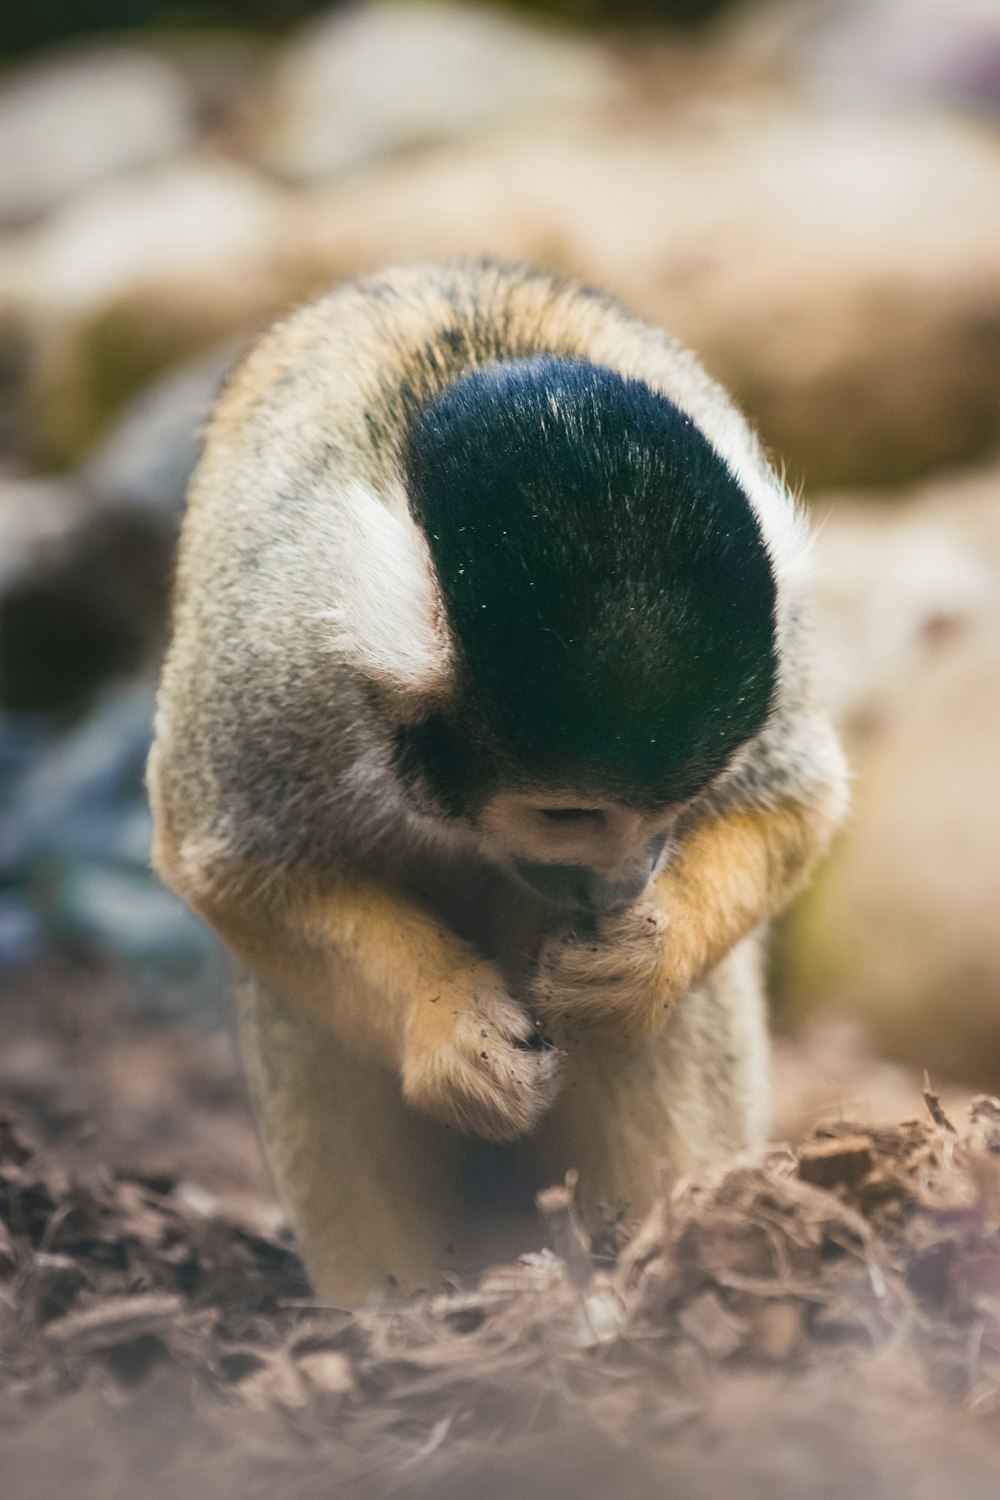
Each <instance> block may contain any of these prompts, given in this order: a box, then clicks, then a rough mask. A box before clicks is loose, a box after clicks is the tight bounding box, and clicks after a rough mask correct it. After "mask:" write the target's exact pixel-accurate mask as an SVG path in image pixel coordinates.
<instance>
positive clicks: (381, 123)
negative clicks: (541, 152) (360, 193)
mask: <svg viewBox="0 0 1000 1500" xmlns="http://www.w3.org/2000/svg"><path fill="white" fill-rule="evenodd" d="M614 87H615V79H614V71H613V68H612V65H611V63H610V61H609V60H608V56H607V54H606V53H605V52H604V51H603V50H602V49H601V48H599V47H597V46H595V45H593V44H592V43H589V42H587V41H584V40H582V39H581V38H579V37H578V36H575V35H573V34H572V33H569V32H560V31H558V30H555V29H553V28H549V27H541V26H539V25H536V24H532V23H530V22H528V21H525V20H523V19H520V18H518V17H515V16H513V15H509V14H504V13H503V12H501V11H497V10H491V9H489V8H485V7H484V8H480V7H478V6H475V5H464V4H463V5H458V4H449V3H445V0H419V3H410V0H385V3H382V4H378V5H364V6H356V7H352V8H350V9H348V10H346V11H345V10H341V9H337V10H334V11H331V12H329V13H328V14H325V15H323V16H321V17H319V18H317V19H315V20H312V21H310V22H309V23H307V24H306V25H305V26H304V27H303V28H302V29H301V30H300V31H299V32H298V33H297V35H296V36H295V38H294V39H293V40H292V41H291V42H290V43H289V44H288V46H287V47H286V49H285V51H284V54H283V55H282V57H281V60H280V63H279V66H278V68H277V70H276V73H275V77H274V80H273V84H272V89H271V94H270V98H269V99H268V100H267V101H266V102H265V105H264V113H265V119H266V122H267V123H266V126H265V129H264V134H263V140H262V144H261V155H262V159H263V161H264V163H265V164H266V165H267V166H269V167H270V168H272V169H273V170H274V171H276V172H278V173H279V174H280V175H281V176H283V177H286V178H289V179H292V180H296V181H305V180H310V179H317V178H322V177H327V176H330V175H332V174H335V173H337V172H340V171H343V170H344V169H346V168H350V167H356V166H358V165H360V164H363V163H366V162H369V161H371V160H373V159H375V158H378V157H380V156H385V155H388V154H391V153H393V152H396V151H400V150H404V149H406V148H411V147H425V146H429V145H437V144H439V143H440V142H442V141H451V140H463V139H466V138H467V137H469V136H470V135H473V134H475V133H476V132H479V131H483V130H488V129H492V128H495V127H497V126H498V125H502V124H505V123H507V124H509V123H512V122H513V123H516V122H518V121H519V120H522V119H524V118H525V117H527V116H538V115H539V114H541V113H544V112H549V111H559V110H563V109H574V108H587V109H592V108H593V107H594V106H595V105H599V104H601V103H602V102H605V101H606V100H607V99H608V97H609V95H610V94H611V93H612V92H613V90H614Z"/></svg>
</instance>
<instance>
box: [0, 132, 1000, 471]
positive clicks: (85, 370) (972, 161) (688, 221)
mask: <svg viewBox="0 0 1000 1500" xmlns="http://www.w3.org/2000/svg"><path fill="white" fill-rule="evenodd" d="M657 118H658V119H660V127H661V128H662V119H661V117H657ZM998 244H1000V143H998V142H996V141H995V140H993V139H992V138H991V137H990V136H988V135H985V134H983V133H980V132H979V131H977V130H976V129H974V128H973V127H971V126H967V125H962V124H955V123H948V122H943V121H937V120H924V121H916V120H911V121H908V122H905V123H904V122H901V121H892V120H887V119H883V120H869V121H863V120H860V119H856V118H847V119H837V118H827V117H818V116H810V115H802V116H798V115H795V116H789V115H784V114H779V115H773V114H770V113H764V114H761V113H759V112H757V113H746V112H744V113H742V114H740V115H739V116H738V117H737V118H732V117H728V116H727V117H726V118H725V119H723V118H721V117H720V118H719V119H717V120H715V121H714V123H712V124H711V125H706V124H705V123H704V122H702V123H700V124H696V123H695V122H693V121H691V120H689V121H688V122H687V124H686V125H682V124H678V127H677V130H676V131H675V133H674V135H673V136H672V137H671V138H670V139H669V140H668V141H664V142H662V143H657V142H656V140H655V137H654V136H653V127H652V125H650V126H649V128H648V130H647V131H646V133H645V134H642V133H638V132H637V130H636V129H635V128H632V129H630V130H629V131H628V132H627V133H625V132H622V133H619V134H615V133H614V132H611V133H609V132H608V130H607V128H606V127H604V126H602V127H600V128H598V127H597V126H596V125H595V126H594V127H593V128H591V127H590V126H588V125H587V124H586V123H585V122H581V121H580V120H576V121H569V120H567V121H566V122H565V124H564V125H563V126H562V127H561V128H560V129H558V130H557V129H556V128H554V127H553V128H551V129H547V130H546V131H545V133H544V136H540V135H539V133H538V131H537V130H535V129H531V128H525V129H524V130H519V129H514V128H511V129H510V130H508V131H507V132H506V133H505V134H504V135H503V137H502V138H492V139H490V140H488V141H481V142H477V143H475V144H473V145H470V146H467V147H464V148H458V147H451V148H448V149H442V150H441V151H439V152H437V153H434V154H432V155H430V156H427V157H423V158H421V159H420V160H416V161H407V162H396V163H393V164H391V165H383V166H381V167H379V168H377V169H372V170H370V171H369V172H367V173H365V174H364V175H363V176H360V177H357V178H351V179H350V180H347V181H344V182H343V183H341V184H339V185H337V186H331V187H327V188H324V189H319V190H315V191H312V192H310V193H308V194H299V195H295V196H290V197H287V198H283V197H282V196H281V195H279V194H276V193H275V192H274V191H273V190H271V189H268V188H266V187H265V186H263V185H261V184H260V183H259V182H257V181H256V180H255V179H254V178H253V177H252V176H251V175H250V174H248V173H246V172H244V171H242V170H241V169H238V168H236V167H231V166H224V165H222V164H218V163H216V164H212V163H208V162H206V163H201V164H195V165H192V166H189V167H185V168H184V169H176V170H175V171H173V172H171V173H166V174H157V175H155V176H154V177H152V178H150V179H148V180H147V181H146V182H145V183H143V184H142V185H141V186H139V185H137V186H135V187H134V188H131V189H129V190H127V191H126V190H125V189H123V188H121V187H118V188H116V189H114V191H112V190H110V189H106V190H104V191H103V192H102V193H101V194H100V195H95V198H94V200H93V201H88V202H87V203H85V204H81V205H79V206H78V207H77V208H76V209H74V210H73V211H71V212H67V213H66V214H64V215H59V216H57V218H56V219H55V220H53V221H52V223H51V224H50V225H48V226H47V227H46V229H45V231H44V232H43V233H39V234H35V235H31V236H22V237H21V243H20V244H19V246H18V256H17V259H16V266H17V274H16V275H14V274H12V273H11V270H10V264H9V262H8V269H7V276H6V284H7V290H8V298H7V300H8V304H10V303H11V302H13V303H15V304H16V305H17V306H18V307H19V308H20V316H21V319H22V323H23V324H24V325H25V326H26V328H27V329H28V331H29V337H30V344H31V367H32V370H33V381H32V386H31V392H30V405H31V409H32V412H33V414H34V422H35V424H36V427H37V430H38V432H39V433H40V435H41V436H42V437H43V439H44V441H45V442H46V443H47V445H48V449H49V451H50V453H51V454H52V455H53V456H54V457H56V458H60V457H62V458H65V457H66V456H67V455H69V454H73V453H76V452H79V451H80V450H81V449H82V447H83V445H84V444H85V443H86V442H87V441H89V440H90V438H91V437H92V435H93V434H94V432H95V431H98V430H99V429H100V428H101V426H102V424H103V423H105V422H106V421H107V419H108V415H109V413H110V412H113V411H114V409H115V408H116V407H117V405H119V404H120V402H121V400H122V399H123V397H124V396H125V394H126V393H127V392H129V391H131V390H133V389H135V388H137V387H138V386H141V384H142V383H143V382H144V380H146V379H148V377H149V375H150V374H151V373H153V372H155V371H157V370H159V369H161V368H163V367H165V366H166V365H168V364H170V363H172V362H174V361H176V360H178V359H180V358H183V357H186V356H187V355H189V354H190V353H192V352H193V351H195V350H197V349H201V348H206V349H207V348H210V347H212V346H213V345H214V344H217V343H218V342H219V341H220V340H221V339H222V338H223V337H225V336H226V335H227V334H231V333H232V332H234V331H238V330H245V329H252V328H255V327H259V326H260V325H261V324H262V323H264V322H266V321H267V320H268V319H270V318H271V317H272V316H274V314H275V313H276V312H278V311H279V310H280V309H281V308H283V307H285V306H287V305H288V304H289V303H291V302H293V301H296V300H299V299H301V298H303V297H305V296H308V295H310V294H311V293H312V292H314V291H316V290H319V289H321V288H323V287H325V286H327V285H329V284H330V283H331V282H333V281H335V280H336V279H338V278H339V277H342V276H345V275H349V274H352V273H354V272H356V271H358V270H359V269H362V268H370V267H372V266H377V265H378V264H380V263H382V262H393V261H399V260H405V259H407V258H415V257H419V256H447V255H452V254H455V253H470V254H482V253H484V252H485V253H490V254H499V255H502V256H508V257H515V258H521V259H525V260H529V261H538V262H540V263H542V264H547V265H550V266H554V267H555V268H557V269H563V270H566V271H569V272H573V273H575V274H578V275H581V276H583V277H584V279H586V280H587V281H590V282H592V283H594V284H596V285H601V286H605V287H607V288H608V289H609V290H611V291H613V292H616V293H618V294H619V295H620V296H622V297H623V299H624V300H625V301H626V302H627V303H628V304H629V305H630V306H631V307H633V308H634V309H635V310H636V311H637V312H638V313H640V314H642V315H644V316H646V317H648V318H650V319H652V320H653V321H654V322H657V323H660V324H661V325H662V326H663V327H665V328H668V329H670V330H671V331H673V332H675V333H676V334H677V335H678V336H679V337H680V338H682V339H683V340H684V341H685V342H687V343H689V344H691V345H692V346H693V347H694V348H696V349H697V350H699V351H700V352H701V353H702V355H703V356H704V358H705V360H706V362H707V364H708V366H709V368H710V369H711V370H712V371H713V373H714V374H716V375H717V376H718V377H719V378H720V379H721V380H722V381H723V382H724V383H726V384H727V385H729V386H730V387H731V389H733V391H734V392H735V394H736V395H737V397H738V398H739V399H740V400H741V401H742V402H743V404H744V405H745V406H746V408H747V409H748V411H749V412H750V414H751V416H752V417H753V418H755V419H756V421H757V422H758V423H759V425H760V427H761V430H762V433H763V436H764V438H765V441H766V442H767V443H768V445H769V446H770V447H771V448H772V449H773V451H774V452H775V453H776V454H777V456H778V457H779V458H780V459H782V460H784V461H785V462H786V463H787V465H788V467H789V469H790V471H791V474H792V476H793V478H795V479H799V478H803V477H804V478H805V480H806V481H807V482H808V483H809V484H810V486H811V487H813V488H816V487H818V486H819V485H833V484H863V483H879V484H883V483H890V482H893V481H899V480H902V479H906V478H909V477H913V476H916V475H919V474H922V473H924V472H927V471H929V470H930V469H932V468H934V467H940V466H942V465H946V464H952V463H955V462H958V461H960V460H961V461H965V460H968V459H970V458H973V457H976V456H979V455H982V454H985V453H988V452H989V451H991V449H992V448H993V447H994V446H995V445H996V443H997V442H998V441H1000V257H998V255H997V245H998ZM3 293H4V262H3V259H2V257H0V305H3V302H4V300H5V299H4V294H3Z"/></svg>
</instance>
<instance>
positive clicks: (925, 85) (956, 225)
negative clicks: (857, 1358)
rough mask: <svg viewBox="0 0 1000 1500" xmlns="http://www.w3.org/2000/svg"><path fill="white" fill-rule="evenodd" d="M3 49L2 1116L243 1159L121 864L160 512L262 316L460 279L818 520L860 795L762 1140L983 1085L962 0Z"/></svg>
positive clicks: (988, 504) (981, 382)
mask: <svg viewBox="0 0 1000 1500" xmlns="http://www.w3.org/2000/svg"><path fill="white" fill-rule="evenodd" d="M0 47H2V50H3V74H2V79H0V87H2V92H0V412H2V416H0V989H2V1000H0V1094H4V1095H6V1096H7V1097H9V1098H12V1099H13V1100H14V1102H15V1103H17V1104H18V1105H19V1106H20V1107H21V1108H22V1109H24V1110H26V1111H27V1112H29V1113H30V1114H31V1115H32V1116H33V1117H34V1119H35V1122H36V1124H40V1126H41V1127H42V1128H43V1129H44V1130H47V1131H49V1132H50V1133H52V1132H56V1133H58V1132H60V1131H62V1132H65V1131H67V1130H69V1131H72V1130H74V1129H75V1130H78V1131H81V1132H83V1131H85V1130H91V1129H95V1130H96V1134H95V1140H96V1141H98V1142H99V1143H100V1144H101V1149H112V1146H110V1145H109V1142H111V1143H112V1144H113V1143H114V1142H117V1143H118V1146H119V1148H120V1149H123V1150H124V1149H128V1150H130V1151H134V1152H139V1151H143V1152H145V1153H146V1156H147V1158H148V1157H149V1156H150V1155H152V1156H153V1157H155V1156H156V1154H157V1152H161V1153H166V1152H168V1151H172V1152H174V1153H176V1152H177V1151H181V1152H182V1154H183V1151H184V1149H186V1148H185V1142H187V1146H188V1147H189V1148H190V1150H191V1151H192V1152H194V1151H195V1150H197V1152H198V1165H199V1171H200V1174H201V1176H202V1178H204V1177H205V1176H206V1175H207V1176H209V1177H211V1175H212V1173H213V1171H214V1172H216V1174H217V1176H219V1177H220V1178H223V1179H226V1180H234V1179H235V1178H238V1177H239V1176H240V1174H241V1173H245V1174H248V1175H249V1176H252V1175H253V1173H255V1172H256V1171H258V1170H259V1168H258V1167H257V1166H256V1165H255V1163H256V1157H255V1154H254V1153H255V1148H254V1147H253V1145H252V1138H251V1137H250V1136H249V1133H248V1130H247V1127H246V1122H245V1116H244V1114H243V1106H242V1099H241V1094H240V1085H239V1083H238V1071H237V1069H236V1066H235V1062H234V1059H233V1053H232V1046H231V1042H230V1039H229V1035H228V1031H227V1030H226V1027H225V1025H224V1024H223V1023H224V1020H225V1006H224V1001H223V1000H222V998H221V997H222V996H223V994H224V989H225V965H224V961H223V960H222V958H221V956H220V954H219V953H218V951H217V950H216V948H215V946H214V944H213V942H212V941H211V940H210V939H209V938H208V936H207V935H206V934H205V933H204V931H203V930H202V929H201V928H200V926H199V925H198V924H197V923H196V922H195V921H194V920H193V919H191V918H190V917H188V916H187V914H186V913H185V912H184V911H183V910H182V908H181V907H180V906H179V904H178V903H177V902H175V901H174V899H173V898H172V897H171V896H169V895H168V894H167V893H166V892H165V891H163V890H162V889H160V888H159V886H158V885H157V884H156V882H155V881H154V880H153V879H152V877H151V876H150V874H149V872H148V866H147V857H148V854H147V851H148V841H149V817H148V813H147V810H146V805H145V800H144V795H143V789H142V767H143V761H144V757H145V753H146V749H147V745H148V741H149V733H150V728H149V726H150V717H151V712H152V702H153V690H154V683H155V677H156V668H157V661H158V657H159V654H160V651H161V648H162V645H163V640H164V630H165V612H166V603H167V595H168V581H169V574H170V559H171V551H172V547H173V544H174V539H175V535H176V531H177V526H178V519H179V515H180V511H181V506H182V497H183V493H184V487H185V483H186V480H187V477H188V474H189V472H190V470H191V467H192V465H193V463H194V461H195V458H196V454H197V449H198V441H199V437H198V434H199V430H200V427H201V424H203V422H204V420H205V416H206V413H207V411H208V409H209V407H210V403H211V401H212V397H213V393H214V391H215V390H216V388H217V386H218V383H219V381H220V379H221V378H222V376H223V374H224V372H225V371H226V370H227V369H228V368H229V366H230V365H231V363H232V362H233V360H234V359H235V358H236V357H237V356H238V354H239V351H240V349H241V348H242V347H243V346H244V345H245V343H246V342H247V340H248V339H249V338H251V337H252V336H253V334H254V333H255V332H256V331H257V330H259V329H261V328H262V327H263V326H265V325H266V324H267V323H268V321H269V320H270V319H271V318H272V317H273V316H274V315H275V314H277V313H278V312H280V311H281V310H282V309H284V308H286V307H288V306H289V305H290V304H292V303H294V302H296V301H298V300H301V299H303V298H306V297H308V296H309V295H311V294H312V293H314V292H316V291H318V290H320V289H322V288H324V287H327V286H329V285H330V284H331V283H332V282H334V281H336V280H337V279H338V278H341V277H344V276H347V275H350V274H352V273H354V272H357V271H359V270H363V269H367V268H369V267H372V266H376V265H378V264H380V263H383V262H386V261H391V260H397V259H401V258H407V257H415V256H440V255H445V254H451V253H455V252H470V253H476V254H481V253H489V254H495V255H500V256H508V257H510V256H513V257H520V258H524V259H527V260H531V261H536V262H540V263H542V264H544V265H546V266H550V267H554V268H556V269H558V270H562V271H567V272H571V273H573V274H576V275H580V276H582V277H584V278H586V279H587V280H589V281H591V282H594V283H597V284H600V285H602V286H604V287H607V288H608V289H609V290H611V291H613V292H615V293H617V294H618V295H619V296H620V297H622V298H623V299H624V300H625V302H626V303H627V304H628V305H629V306H630V307H631V308H632V309H634V310H635V311H636V312H638V313H639V314H641V315H642V316H644V317H645V318H647V319H650V320H652V321H654V322H656V323H659V324H662V325H663V326H665V327H666V328H668V329H670V330H672V331H673V332H675V333H677V334H678V335H679V336H680V337H681V338H683V339H684V340H685V341H687V342H688V343H690V344H691V345H692V346H693V347H694V348H695V349H697V350H698V351H699V353H700V354H701V355H702V357H703V358H704V360H705V362H706V363H707V365H708V367H709V369H710V370H711V371H712V373H713V374H714V375H716V376H717V377H718V378H719V379H720V380H721V381H723V382H724V383H725V384H726V385H727V386H728V387H729V388H730V389H731V390H732V391H734V392H735V394H736V396H737V398H738V399H739V400H740V402H741V403H742V404H743V406H744V407H745V408H746V410H747V411H748V412H749V414H750V416H751V418H752V419H753V420H754V421H755V422H756V423H757V424H758V425H759V428H760V430H761V432H762V434H763V437H764V439H765V442H766V443H767V445H768V447H769V448H770V450H771V451H772V453H773V454H774V456H775V458H776V460H777V461H778V462H780V463H781V464H783V465H784V466H785V469H786V472H787V473H788V475H789V477H790V479H791V480H792V482H793V483H794V484H795V485H796V486H797V487H799V488H800V489H801V491H802V493H803V496H804V498H805V500H806V502H807V504H808V505H809V507H810V509H811V511H812V512H813V514H814V516H815V517H816V519H817V523H818V526H819V542H818V547H817V571H818V591H819V604H820V621H819V626H820V634H821V646H822V651H823V656H824V662H825V668H826V673H827V680H828V684H829V691H830V695H831V698H832V701H833V703H834V707H835V711H836V715H837V718H838V721H839V723H840V725H841V728H842V730H843V733H844V735H845V738H846V741H847V744H848V746H849V750H850V754H851V757H852V762H853V766H854V772H855V787H854V808H853V812H852V814H851V818H850V821H849V825H848V827H847V829H846V830H845V832H844V834H843V836H842V837H841V839H840V840H839V842H838V844H837V847H836V848H835V850H834V852H833V855H832V857H831V858H830V860H829V862H828V863H827V865H826V867H825V868H824V870H823V872H822V873H821V875H820V877H819V878H818V880H817V881H816V883H815V885H814V886H813V887H812V889H811V890H810V891H809V893H808V894H807V895H806V896H805V898H804V899H803V900H802V901H801V902H800V903H799V905H798V906H797V908H796V909H795V910H794V911H793V912H792V913H791V914H790V916H789V917H788V918H787V919H786V920H785V921H784V922H783V923H782V924H781V929H780V932H779V934H778V941H777V944H776V952H775V959H774V983H773V987H774V991H775V997H776V1028H777V1030H778V1032H779V1034H780V1037H781V1038H782V1039H783V1040H781V1041H780V1045H779V1051H778V1085H779V1115H778V1122H777V1128H778V1130H779V1132H781V1131H784V1132H785V1133H794V1130H795V1128H796V1122H797V1121H799V1120H801V1121H805V1120H806V1118H807V1116H809V1117H811V1114H812V1113H814V1111H815V1108H817V1107H820V1106H824V1105H830V1104H835V1105H837V1106H838V1107H842V1108H844V1109H851V1110H853V1111H855V1112H860V1111H871V1112H874V1113H876V1114H877V1113H879V1112H885V1113H887V1114H891V1113H893V1112H895V1111H896V1110H897V1108H898V1107H899V1106H900V1102H901V1101H902V1107H903V1109H904V1110H905V1109H912V1107H913V1103H912V1101H913V1097H914V1096H913V1079H914V1076H916V1075H915V1071H914V1070H917V1073H918V1072H919V1070H920V1069H923V1068H924V1067H926V1068H929V1069H930V1070H931V1073H932V1075H933V1077H934V1078H935V1080H936V1081H938V1082H952V1083H954V1084H956V1085H959V1086H969V1087H993V1088H996V1087H1000V1005H998V1001H1000V801H998V796H997V779H998V768H1000V630H998V628H997V627H998V622H1000V589H998V579H1000V140H998V131H1000V5H998V4H997V0H748V3H737V4H726V3H724V0H714V3H707V0H673V3H670V0H552V3H546V0H538V3H526V4H524V5H523V6H521V7H518V8H500V7H492V6H491V7H489V8H484V7H481V6H479V5H473V4H465V3H459V0H384V3H370V4H366V5H360V6H351V7H346V6H340V7H337V6H335V7H333V8H329V7H327V6H318V5H315V4H310V3H307V0H287V3H278V0H218V3H215V4H198V3H190V4H186V3H183V0H177V3H166V0H102V3H97V0H91V3H85V0H39V3H36V4H35V5H34V6H33V7H13V6H8V7H6V8H5V9H4V13H3V19H2V20H0ZM206 1112H208V1113H211V1114H212V1115H213V1117H214V1119H213V1124H212V1128H211V1129H210V1130H204V1129H203V1128H202V1126H203V1125H204V1123H205V1118H206ZM178 1143H180V1144H178ZM96 1149H97V1147H96V1146H95V1150H96Z"/></svg>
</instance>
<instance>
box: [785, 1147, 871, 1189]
mask: <svg viewBox="0 0 1000 1500" xmlns="http://www.w3.org/2000/svg"><path fill="white" fill-rule="evenodd" d="M874 1161H875V1156H874V1143H873V1141H872V1138H871V1136H868V1135H849V1136H843V1137H841V1139H840V1140H836V1141H810V1142H809V1144H808V1145H806V1146H803V1148H802V1152H801V1154H800V1156H799V1178H800V1179H801V1181H802V1182H808V1183H811V1184H812V1186H813V1187H822V1188H832V1187H853V1186H854V1185H855V1183H858V1182H860V1181H861V1179H862V1178H863V1177H865V1176H867V1174H868V1173H869V1172H870V1171H871V1169H872V1166H873V1165H874Z"/></svg>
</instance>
